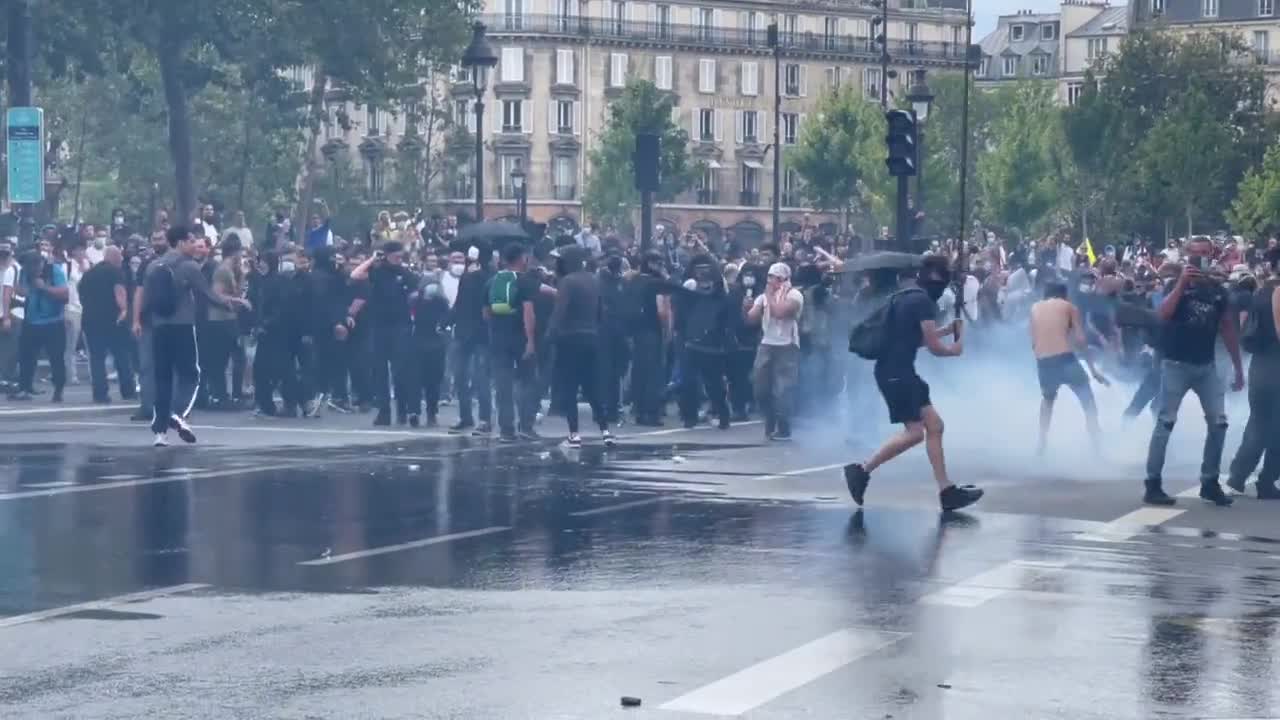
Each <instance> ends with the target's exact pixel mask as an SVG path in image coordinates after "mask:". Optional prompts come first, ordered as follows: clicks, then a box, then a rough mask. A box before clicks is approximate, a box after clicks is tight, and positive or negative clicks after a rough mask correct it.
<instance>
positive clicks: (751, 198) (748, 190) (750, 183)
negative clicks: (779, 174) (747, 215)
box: [739, 163, 760, 207]
mask: <svg viewBox="0 0 1280 720" xmlns="http://www.w3.org/2000/svg"><path fill="white" fill-rule="evenodd" d="M752 164H755V165H759V163H752ZM739 204H740V205H745V206H747V207H755V206H757V205H759V204H760V171H759V170H758V169H757V168H754V167H752V166H751V165H748V164H744V165H743V166H742V197H741V198H740V199H739Z"/></svg>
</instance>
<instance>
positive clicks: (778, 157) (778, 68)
mask: <svg viewBox="0 0 1280 720" xmlns="http://www.w3.org/2000/svg"><path fill="white" fill-rule="evenodd" d="M768 39H769V46H770V47H772V48H773V244H774V245H777V246H781V244H782V41H781V38H779V37H778V23H772V24H770V25H769V33H768Z"/></svg>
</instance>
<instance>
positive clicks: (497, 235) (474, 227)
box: [458, 221, 529, 248]
mask: <svg viewBox="0 0 1280 720" xmlns="http://www.w3.org/2000/svg"><path fill="white" fill-rule="evenodd" d="M458 239H459V240H465V241H467V242H470V243H472V244H475V243H477V242H483V243H487V244H488V245H490V246H491V247H495V248H496V247H501V246H502V245H503V244H505V243H510V242H529V235H528V233H526V232H525V231H524V228H522V227H520V226H519V225H517V224H515V223H509V222H494V221H485V222H478V223H471V224H470V225H468V226H466V227H464V228H462V231H461V232H459V233H458Z"/></svg>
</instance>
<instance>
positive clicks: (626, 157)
mask: <svg viewBox="0 0 1280 720" xmlns="http://www.w3.org/2000/svg"><path fill="white" fill-rule="evenodd" d="M674 102H675V100H674V98H673V97H672V96H671V95H670V94H668V93H664V92H662V91H660V90H658V88H657V87H655V86H654V84H653V83H651V82H649V81H648V80H637V79H630V80H628V81H627V84H626V87H624V88H623V90H622V95H621V96H620V97H618V98H617V99H616V100H614V101H613V102H612V103H610V104H609V119H608V121H607V122H606V124H605V127H604V129H603V130H602V131H601V132H600V137H599V140H598V142H597V143H596V146H595V147H594V148H592V150H591V152H590V154H589V155H588V160H589V162H590V165H589V169H588V172H587V182H586V185H585V187H584V188H583V193H582V205H583V209H584V210H586V214H587V217H589V218H591V219H592V220H595V221H599V222H603V223H606V224H614V225H617V226H618V227H630V226H631V211H632V209H634V208H636V207H638V206H639V204H640V193H639V192H638V191H637V190H636V189H635V162H634V161H633V160H632V154H633V153H634V152H635V147H636V134H637V133H642V132H649V133H656V134H657V135H658V136H659V138H660V142H661V147H662V157H661V158H659V163H658V170H659V173H660V176H661V179H662V180H661V187H660V189H659V190H658V192H657V201H658V202H669V201H671V200H673V199H674V198H675V197H676V196H677V195H679V194H680V193H682V192H684V191H686V190H688V189H689V188H690V187H692V185H693V180H694V178H695V177H696V173H698V172H700V171H701V167H702V166H701V163H697V162H690V160H689V156H688V151H687V146H688V144H689V134H688V133H687V132H685V131H684V130H683V129H681V128H680V127H679V126H677V125H676V123H675V122H673V121H672V119H671V117H672V107H673V106H674Z"/></svg>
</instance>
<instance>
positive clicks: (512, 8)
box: [502, 0, 524, 30]
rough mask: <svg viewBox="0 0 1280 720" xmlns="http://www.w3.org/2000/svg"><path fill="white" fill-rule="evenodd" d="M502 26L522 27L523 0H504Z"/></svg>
mask: <svg viewBox="0 0 1280 720" xmlns="http://www.w3.org/2000/svg"><path fill="white" fill-rule="evenodd" d="M504 10H505V12H504V14H503V17H502V21H503V26H504V27H505V28H506V29H507V30H523V29H524V0H506V2H505V3H504Z"/></svg>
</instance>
